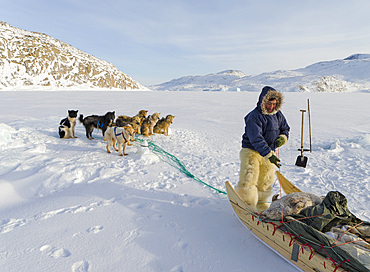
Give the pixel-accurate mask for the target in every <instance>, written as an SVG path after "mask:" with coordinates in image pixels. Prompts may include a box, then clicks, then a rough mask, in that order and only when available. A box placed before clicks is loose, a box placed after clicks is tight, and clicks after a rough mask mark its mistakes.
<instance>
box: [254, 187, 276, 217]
mask: <svg viewBox="0 0 370 272" xmlns="http://www.w3.org/2000/svg"><path fill="white" fill-rule="evenodd" d="M271 191H272V189H271V188H270V189H269V190H266V191H261V190H258V202H257V210H258V212H259V213H261V212H263V211H265V210H267V209H268V208H269V207H270V204H269V202H268V199H269V197H270V195H271Z"/></svg>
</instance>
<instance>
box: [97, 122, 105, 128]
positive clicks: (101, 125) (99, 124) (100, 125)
mask: <svg viewBox="0 0 370 272" xmlns="http://www.w3.org/2000/svg"><path fill="white" fill-rule="evenodd" d="M104 123H105V121H104V122H103V124H101V123H100V120H99V121H98V126H99V127H100V128H101V129H103V126H104Z"/></svg>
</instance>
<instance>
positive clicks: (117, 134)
mask: <svg viewBox="0 0 370 272" xmlns="http://www.w3.org/2000/svg"><path fill="white" fill-rule="evenodd" d="M119 135H122V137H123V139H124V140H125V142H128V141H127V139H126V137H125V134H123V132H120V133H117V127H114V136H116V138H117V137H118V136H119Z"/></svg>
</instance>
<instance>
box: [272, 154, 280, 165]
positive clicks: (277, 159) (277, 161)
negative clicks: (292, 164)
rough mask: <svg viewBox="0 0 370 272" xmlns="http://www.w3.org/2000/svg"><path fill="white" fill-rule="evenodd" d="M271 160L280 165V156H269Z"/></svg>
mask: <svg viewBox="0 0 370 272" xmlns="http://www.w3.org/2000/svg"><path fill="white" fill-rule="evenodd" d="M269 161H270V162H271V163H273V164H275V165H276V166H277V167H280V163H279V162H280V159H279V158H278V157H276V156H275V155H272V156H271V157H270V158H269Z"/></svg>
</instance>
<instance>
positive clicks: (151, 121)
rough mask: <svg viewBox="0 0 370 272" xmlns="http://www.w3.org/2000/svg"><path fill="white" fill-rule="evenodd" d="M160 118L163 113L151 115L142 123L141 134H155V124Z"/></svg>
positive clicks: (146, 135) (147, 135)
mask: <svg viewBox="0 0 370 272" xmlns="http://www.w3.org/2000/svg"><path fill="white" fill-rule="evenodd" d="M159 118H161V114H160V113H158V112H156V113H153V114H152V115H149V116H148V117H147V118H146V119H145V120H144V121H143V123H142V124H141V128H140V132H141V134H143V135H144V136H145V137H149V136H150V135H153V129H154V126H155V124H157V122H158V120H159Z"/></svg>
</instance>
